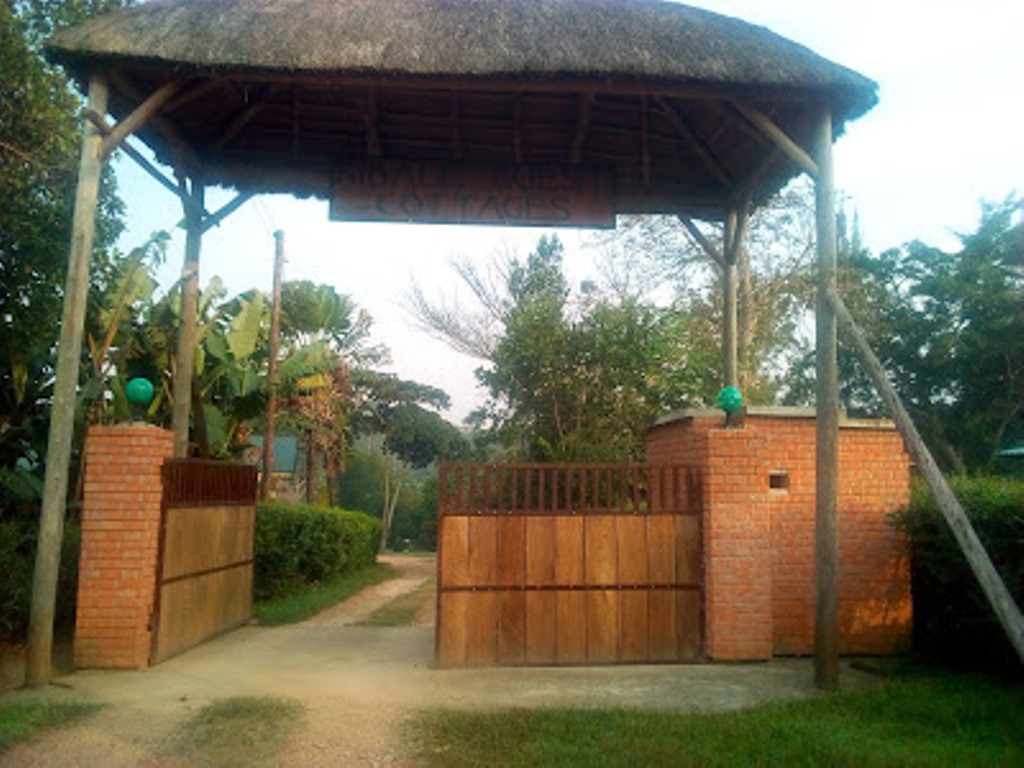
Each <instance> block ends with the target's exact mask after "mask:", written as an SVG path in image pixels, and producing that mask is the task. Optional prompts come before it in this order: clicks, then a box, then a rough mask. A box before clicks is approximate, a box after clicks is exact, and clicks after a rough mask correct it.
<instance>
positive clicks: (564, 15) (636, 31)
mask: <svg viewBox="0 0 1024 768" xmlns="http://www.w3.org/2000/svg"><path fill="white" fill-rule="evenodd" d="M48 50H49V53H50V55H51V56H52V57H53V58H54V59H55V60H56V61H58V62H60V63H62V64H64V65H66V66H67V67H68V68H69V69H70V70H71V72H72V73H74V74H76V75H77V76H78V77H79V78H80V79H82V80H83V82H84V78H85V76H87V75H88V74H89V73H90V72H93V71H113V72H115V73H116V74H117V75H118V77H119V79H118V78H115V84H116V83H118V82H120V83H122V85H127V86H128V87H121V88H120V89H117V92H115V94H114V100H113V111H114V112H115V113H118V112H124V111H126V110H128V109H130V108H131V106H133V102H137V100H138V95H139V94H142V95H144V94H146V93H148V92H151V90H152V89H153V88H154V87H156V86H157V85H159V83H160V82H162V81H164V80H166V79H168V78H184V79H187V80H189V82H190V83H192V84H193V85H195V84H196V83H198V82H199V81H200V80H204V79H205V80H207V82H208V84H209V82H210V79H211V78H215V77H216V78H221V79H222V81H223V83H224V88H223V89H222V90H221V91H220V92H218V89H216V88H214V87H212V86H211V87H207V88H206V90H205V91H204V93H203V96H202V98H196V99H195V100H193V101H192V102H189V103H188V104H185V103H180V104H179V105H177V109H176V112H177V113H176V114H174V113H172V114H169V115H165V118H166V119H167V120H169V121H171V122H177V123H178V124H177V126H176V127H177V128H178V129H179V130H178V131H177V133H179V138H180V139H181V140H183V141H185V142H187V143H188V144H189V145H190V146H191V149H192V150H193V151H194V152H195V153H196V154H197V155H200V156H203V157H204V158H206V159H207V160H209V161H210V162H211V164H212V166H214V167H217V168H220V169H221V170H220V171H219V172H216V173H214V174H213V175H214V177H215V180H221V181H223V182H225V183H229V184H236V185H239V186H245V185H246V183H247V182H246V177H245V176H244V174H243V175H238V174H237V173H232V172H230V171H229V170H228V166H229V165H238V164H239V163H249V164H251V163H252V162H253V160H255V159H256V158H255V157H254V156H249V157H245V156H243V155H244V152H243V151H242V150H243V148H245V147H248V148H249V150H250V151H251V152H255V151H257V149H260V148H261V149H262V151H264V152H265V153H266V156H265V157H264V158H263V160H264V161H266V162H270V163H275V162H283V161H284V160H285V157H284V155H285V154H287V155H288V156H289V161H290V165H291V166H292V167H294V166H295V165H296V163H297V162H298V160H299V156H300V155H303V154H304V153H305V154H309V155H310V158H309V159H310V163H308V165H309V168H310V169H312V166H313V164H314V163H315V162H321V161H323V160H325V159H326V158H327V155H329V154H330V152H329V151H328V146H329V145H330V146H334V147H335V148H336V149H335V151H338V148H341V149H342V150H343V151H344V150H346V148H347V149H349V150H351V151H353V152H357V151H359V148H360V147H362V148H363V149H366V148H367V146H369V145H368V137H367V136H363V137H361V138H360V137H357V135H356V134H357V133H359V132H360V131H368V130H371V129H367V127H366V125H367V120H372V121H374V122H375V123H376V124H377V125H378V126H379V130H380V136H379V141H380V142H382V146H383V147H384V148H383V149H382V150H381V151H382V152H384V153H388V152H390V153H391V154H395V153H397V155H396V156H406V157H408V156H411V153H413V152H415V151H416V150H415V149H414V148H413V146H412V144H411V143H409V142H411V141H412V139H413V137H411V136H408V135H406V134H407V133H408V129H407V127H405V126H402V125H399V124H398V123H399V122H400V121H401V120H402V119H403V116H406V117H409V118H410V119H411V120H412V121H413V122H417V121H418V123H419V127H420V128H424V127H425V130H422V131H419V133H420V135H421V138H420V141H421V142H422V141H423V140H424V139H423V138H422V137H423V136H427V137H429V136H430V135H432V133H433V132H436V134H437V140H438V141H439V142H441V143H443V144H444V145H445V146H446V147H447V148H448V149H450V148H451V144H452V140H451V136H452V133H453V131H454V132H455V133H457V134H458V135H459V141H461V142H464V143H465V148H466V151H467V152H469V153H472V152H473V151H475V153H476V155H478V157H477V159H484V158H483V155H484V154H488V152H489V151H490V150H488V149H487V148H488V147H491V148H493V147H495V146H496V145H497V144H501V143H506V148H505V152H504V155H505V157H504V158H501V157H496V158H490V157H488V158H487V159H504V160H510V159H515V160H520V159H522V157H521V156H522V153H523V152H524V147H525V148H526V149H525V151H526V152H527V153H528V154H533V155H538V156H539V157H540V159H542V160H548V159H549V156H565V155H566V154H567V149H566V147H565V146H559V147H557V148H556V147H555V146H554V144H553V142H558V141H563V142H566V143H569V144H571V143H573V140H574V136H575V138H576V140H577V141H578V139H579V137H578V135H577V134H578V130H579V124H580V107H579V106H578V102H579V100H580V97H581V94H584V93H588V94H596V96H595V98H594V102H593V107H592V115H591V107H590V106H588V107H587V110H588V112H587V115H586V122H587V126H588V131H587V136H586V140H585V142H583V146H582V160H583V161H587V160H593V161H595V162H611V163H613V164H619V165H621V164H622V163H623V162H625V161H624V159H623V153H628V152H630V151H632V152H633V153H634V154H635V152H636V149H635V147H634V149H632V150H629V149H628V148H627V147H626V146H625V143H627V140H625V139H624V138H623V136H622V135H621V134H622V132H623V131H628V130H635V129H636V127H637V126H639V125H640V124H641V123H643V125H644V126H645V128H644V130H645V131H648V132H649V133H648V135H647V137H646V138H645V139H644V141H645V143H646V144H647V146H648V149H647V150H646V151H647V152H648V156H647V157H646V158H645V160H644V162H645V163H646V164H647V166H648V167H649V168H654V169H655V171H654V175H659V174H664V173H671V174H673V176H674V181H673V182H672V183H674V184H675V185H676V186H677V187H679V189H680V190H681V189H682V188H683V187H697V188H701V195H700V196H701V197H702V199H705V201H706V202H707V203H708V206H706V207H711V208H714V207H717V204H715V203H713V200H714V199H717V198H722V199H724V198H725V197H727V196H728V193H729V190H726V189H717V190H714V189H712V188H713V187H716V186H717V187H721V186H722V185H723V184H724V185H725V186H729V185H730V180H733V179H734V180H735V183H736V185H740V184H742V183H743V180H744V177H746V176H749V174H751V173H753V172H754V171H755V169H757V173H758V174H762V175H763V181H762V182H759V183H758V186H759V191H760V192H763V193H765V194H767V193H770V192H771V191H773V190H774V189H776V188H778V186H779V185H780V184H781V183H782V182H783V181H784V178H783V177H785V176H788V175H792V172H793V169H792V167H791V166H789V165H786V163H785V161H772V160H771V159H770V158H769V159H767V160H766V159H764V158H761V159H758V157H757V156H758V155H759V154H760V153H761V152H762V151H761V150H759V151H755V152H744V151H743V150H741V149H737V148H736V147H735V142H736V141H738V140H739V138H740V135H741V134H749V133H750V131H749V130H748V129H749V126H744V125H742V124H736V125H733V123H735V122H736V120H737V118H735V116H732V115H730V113H729V112H728V110H727V109H723V107H722V106H721V103H722V101H725V102H728V101H729V100H730V99H732V98H735V97H739V98H743V99H745V100H747V101H748V102H750V103H755V104H757V105H759V107H760V108H763V109H764V110H765V111H766V112H769V113H771V114H772V116H773V117H774V118H775V119H777V120H778V121H779V122H780V124H781V125H783V127H785V128H787V129H788V130H789V131H790V132H791V135H793V136H794V138H797V139H798V140H799V139H800V138H802V137H803V136H805V135H806V134H807V131H808V122H807V120H808V117H807V116H808V114H810V112H809V107H810V106H811V105H814V104H818V105H820V104H827V105H828V106H829V107H830V108H831V109H832V110H833V114H834V119H835V123H836V126H837V132H838V131H841V129H842V125H843V124H844V122H845V121H847V120H850V119H853V118H856V117H857V116H859V115H861V114H862V113H863V112H865V111H866V110H867V109H869V108H870V107H871V106H872V105H873V104H874V102H875V99H876V86H875V84H874V83H873V82H871V81H870V80H868V79H866V78H864V77H862V76H860V75H858V74H856V73H855V72H852V71H850V70H848V69H846V68H844V67H841V66H839V65H837V64H834V63H832V62H830V61H827V60H826V59H824V58H822V57H820V56H818V55H817V54H815V53H814V52H812V51H810V50H809V49H807V48H805V47H803V46H801V45H798V44H796V43H793V42H791V41H789V40H786V39H784V38H782V37H779V36H778V35H775V34H774V33H772V32H770V31H769V30H767V29H764V28H762V27H757V26H753V25H750V24H747V23H745V22H742V21H739V20H736V19H732V18H728V17H725V16H721V15H718V14H715V13H711V12H708V11H704V10H698V9H694V8H690V7H687V6H683V5H678V4H674V3H666V2H660V1H659V0H152V2H147V3H144V4H142V5H138V6H134V7H130V8H126V9H123V10H120V11H116V12H113V13H111V14H109V15H107V16H103V17H101V18H98V19H95V20H93V21H90V22H88V23H86V24H83V25H81V26H79V27H75V28H72V29H68V30H64V31H62V32H61V33H59V34H57V35H56V36H55V37H54V38H53V39H52V40H51V41H50V43H49V45H48ZM261 86H262V87H263V90H260V87H261ZM446 89H447V94H448V95H445V94H444V93H442V91H445V90H446ZM133 91H137V93H134V95H133V94H131V93H129V92H133ZM456 92H457V93H459V94H460V96H459V99H458V101H459V104H458V107H457V109H455V110H454V112H453V108H451V107H450V106H449V102H451V100H452V97H451V95H450V94H451V93H456ZM428 93H434V94H435V95H438V94H439V95H438V98H436V99H433V100H431V99H429V98H428V97H427V95H428ZM559 97H561V101H560V100H559ZM587 98H589V97H587ZM253 99H258V100H264V101H265V106H266V107H267V109H266V110H263V111H265V112H267V113H268V114H264V115H262V116H259V117H257V116H255V115H254V116H252V117H251V118H250V119H248V120H247V121H246V125H245V129H246V130H245V131H241V132H238V133H237V134H236V133H234V129H232V135H231V136H230V139H229V140H228V141H226V142H224V141H222V142H221V147H220V149H223V150H224V151H223V152H220V151H216V152H215V151H214V149H213V148H214V147H215V146H216V145H217V143H218V136H217V134H216V129H219V130H223V129H224V127H225V125H226V124H227V123H230V122H231V120H232V115H234V116H235V117H237V116H238V114H239V110H242V109H244V108H246V105H250V106H251V104H252V102H253ZM368 99H372V101H373V105H372V107H371V108H370V109H369V111H368V108H367V106H366V105H367V100H368ZM631 100H632V101H631ZM179 101H181V100H179ZM632 102H635V104H634V103H632ZM295 104H301V105H302V108H301V109H300V110H299V111H301V112H303V113H305V114H307V115H309V114H316V115H317V117H316V118H315V119H312V118H309V117H306V118H304V122H303V123H302V124H296V123H295V122H294V120H290V119H289V118H288V116H287V115H285V114H284V112H285V110H286V109H287V108H289V105H295ZM641 104H642V105H643V106H641ZM705 107H706V108H707V109H705ZM636 110H647V112H645V113H644V114H642V115H641V114H639V113H636ZM329 112H330V113H332V115H331V116H329V115H328V113H329ZM370 112H372V115H370ZM455 112H457V113H458V117H457V118H452V115H453V114H454V113H455ZM630 112H634V113H635V114H630ZM270 113H273V119H271V118H272V116H271V114H270ZM531 114H535V115H536V117H535V119H534V122H533V123H532V124H531V123H530V119H531ZM463 116H465V117H463ZM726 116H728V120H726ZM555 118H559V119H561V120H562V121H564V125H563V126H561V127H556V126H555V125H554V122H555ZM442 119H445V120H449V121H450V120H452V119H457V120H458V121H460V124H459V125H458V126H457V127H453V125H448V126H445V127H442V126H441V124H440V123H441V121H442ZM332 120H333V121H334V125H333V127H329V126H328V124H327V123H328V122H331V121H332ZM261 121H264V122H266V125H264V126H263V128H262V133H261V132H260V131H261V125H262V123H261ZM501 121H505V122H506V123H507V125H505V126H504V127H501V126H498V125H497V123H498V122H501ZM288 123H290V124H288ZM426 123H429V124H430V125H429V126H426ZM485 123H486V124H487V125H485ZM680 123H682V124H683V127H682V128H681V127H680ZM739 123H742V121H739ZM211 126H213V127H211ZM303 126H305V129H306V130H307V131H308V142H302V147H301V148H300V149H299V150H298V151H297V150H296V149H295V147H294V146H291V145H289V141H290V140H291V139H294V134H295V133H296V132H298V133H299V134H300V135H301V134H302V133H303V130H304V128H303ZM392 129H393V130H392ZM433 129H436V131H434V130H433ZM691 129H692V130H694V131H695V132H696V137H697V138H696V144H698V145H702V146H698V147H697V148H696V150H695V151H696V153H697V154H698V155H703V154H705V153H706V151H707V152H711V154H712V155H714V158H715V159H713V160H712V161H711V164H712V165H715V164H720V165H721V167H720V168H718V169H712V173H711V177H718V181H717V182H714V179H713V178H710V177H709V178H705V177H704V176H701V174H697V175H692V174H690V176H692V178H689V179H688V178H687V174H686V173H683V172H682V170H681V164H682V163H689V162H692V161H693V160H694V158H693V157H692V156H690V155H688V154H687V152H686V151H685V149H680V148H679V147H678V146H675V147H674V148H673V146H672V145H676V144H679V142H680V139H682V140H683V143H686V142H687V141H689V142H691V143H693V136H692V135H691ZM371 132H372V131H371ZM556 133H557V134H558V135H557V136H556V135H555V134H556ZM681 133H682V135H680V134H681ZM612 134H617V135H612ZM723 134H724V136H723ZM145 135H146V138H147V140H152V141H154V142H155V144H156V148H157V151H158V152H159V153H161V154H162V155H164V156H165V159H167V158H169V157H170V154H169V153H168V152H167V149H166V147H165V146H164V144H165V142H166V141H167V140H168V138H167V137H168V134H167V133H166V132H164V133H163V134H162V138H161V136H160V135H157V132H156V131H155V130H150V131H148V132H147V133H146V134H145ZM274 135H278V139H280V141H281V146H279V147H277V148H275V147H273V146H271V145H272V144H273V142H274ZM221 138H223V134H221ZM748 140H749V139H748ZM376 141H377V139H376V138H374V139H372V140H370V141H369V143H370V144H373V143H374V142H376ZM723 141H724V142H725V143H722V142H723ZM291 144H294V141H291ZM286 145H288V146H286ZM513 147H514V148H513ZM579 149H580V147H577V150H579ZM373 150H374V147H372V146H371V147H370V150H369V152H370V154H373V153H374V152H373ZM654 150H657V151H664V152H666V153H668V154H667V155H666V158H665V162H666V163H667V165H662V164H660V160H659V159H658V158H654V160H655V163H654V164H652V163H651V156H650V152H651V151H654ZM432 151H434V152H435V153H436V152H437V151H439V150H437V149H436V148H435V149H434V150H432ZM232 153H234V155H232ZM497 154H498V155H500V154H502V153H500V152H499V153H497ZM577 154H579V152H577ZM527 159H529V158H527ZM577 159H579V158H577ZM773 162H774V163H776V165H777V167H774V168H773V167H769V168H768V169H767V171H766V170H765V168H764V167H763V166H764V164H765V163H767V165H769V166H772V164H773ZM298 164H299V165H304V164H303V163H301V162H299V163H298ZM699 164H700V161H698V165H699ZM703 164H704V165H705V166H706V165H707V164H708V161H707V160H706V159H705V160H704V161H703ZM617 170H623V169H621V168H617ZM625 171H626V172H625V175H624V177H623V178H625V179H627V182H626V183H627V186H629V184H633V185H634V186H635V185H636V183H637V180H636V179H634V180H633V181H632V182H629V181H628V179H629V177H630V176H634V177H635V176H636V175H637V173H636V171H635V169H634V170H633V171H632V172H629V171H628V169H625ZM640 175H641V176H643V177H644V178H643V179H642V180H641V181H642V183H640V186H641V187H643V186H647V187H648V188H652V189H653V187H652V178H651V171H650V170H647V171H643V172H642V173H641V174H640ZM666 181H669V180H668V179H666ZM248 183H249V184H250V185H251V186H261V185H260V184H257V182H256V181H254V180H252V178H251V177H250V181H249V182H248ZM310 183H311V184H312V186H311V187H310V188H309V189H308V190H306V191H311V192H313V193H317V194H318V193H320V192H319V191H318V188H317V184H318V182H310ZM262 186H264V187H269V186H273V184H269V183H268V184H263V185H262ZM653 186H657V185H656V184H653ZM670 186H671V185H670ZM760 187H763V189H760ZM668 192H670V190H668ZM626 197H632V198H634V199H635V200H634V203H630V204H624V205H623V206H622V208H623V209H628V208H630V207H636V206H641V207H642V206H645V205H647V203H645V202H644V200H645V199H647V200H648V201H649V202H650V203H652V204H653V203H655V202H657V200H663V199H664V195H663V194H661V193H658V194H653V191H652V194H650V195H645V194H644V193H643V191H642V190H640V189H636V190H633V192H627V193H626ZM695 202H696V200H695ZM655 207H657V206H655ZM662 207H664V205H662ZM697 207H700V206H699V205H698V206H697Z"/></svg>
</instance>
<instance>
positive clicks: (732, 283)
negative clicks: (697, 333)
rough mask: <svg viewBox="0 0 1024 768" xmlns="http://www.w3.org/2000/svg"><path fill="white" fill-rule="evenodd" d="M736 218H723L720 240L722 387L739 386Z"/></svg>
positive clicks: (734, 215)
mask: <svg viewBox="0 0 1024 768" xmlns="http://www.w3.org/2000/svg"><path fill="white" fill-rule="evenodd" d="M737 224H738V221H737V216H736V212H735V211H730V212H729V214H728V215H727V216H726V218H725V222H724V229H725V237H723V238H722V242H723V246H722V248H723V252H724V256H725V258H724V259H723V260H722V263H723V268H722V386H725V387H736V386H739V378H740V377H739V355H738V353H737V345H736V339H737V330H736V259H735V253H733V258H730V252H731V251H733V248H732V242H733V239H734V238H735V237H736V235H737Z"/></svg>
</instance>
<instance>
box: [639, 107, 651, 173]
mask: <svg viewBox="0 0 1024 768" xmlns="http://www.w3.org/2000/svg"><path fill="white" fill-rule="evenodd" d="M648 101H649V98H648V96H647V94H646V93H645V94H642V95H641V96H640V163H641V168H642V169H643V177H644V186H645V187H649V186H651V137H650V135H649V133H648V129H649V126H648V124H647V117H648V116H647V103H648Z"/></svg>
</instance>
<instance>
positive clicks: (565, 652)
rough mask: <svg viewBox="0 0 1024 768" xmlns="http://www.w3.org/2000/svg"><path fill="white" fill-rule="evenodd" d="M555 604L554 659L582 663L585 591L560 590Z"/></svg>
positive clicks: (585, 642)
mask: <svg viewBox="0 0 1024 768" xmlns="http://www.w3.org/2000/svg"><path fill="white" fill-rule="evenodd" d="M557 605H558V613H557V614H556V615H555V623H556V632H557V638H558V642H557V645H556V651H557V653H556V655H555V661H556V662H557V663H559V664H582V663H583V662H585V661H586V660H587V593H586V592H583V591H577V590H560V591H559V592H558V593H557Z"/></svg>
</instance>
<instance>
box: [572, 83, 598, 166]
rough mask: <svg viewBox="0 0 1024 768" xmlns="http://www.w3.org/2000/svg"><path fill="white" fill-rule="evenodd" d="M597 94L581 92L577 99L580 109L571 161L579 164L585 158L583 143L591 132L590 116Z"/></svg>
mask: <svg viewBox="0 0 1024 768" xmlns="http://www.w3.org/2000/svg"><path fill="white" fill-rule="evenodd" d="M594 99H595V94H593V93H581V94H580V95H579V98H578V100H577V105H578V107H579V110H578V112H577V115H576V131H575V133H574V134H573V137H572V143H571V144H570V145H569V162H570V163H571V164H572V165H579V164H580V163H581V162H582V160H583V143H584V142H585V141H586V140H587V134H588V133H589V132H590V116H591V114H592V112H593V107H594Z"/></svg>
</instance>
